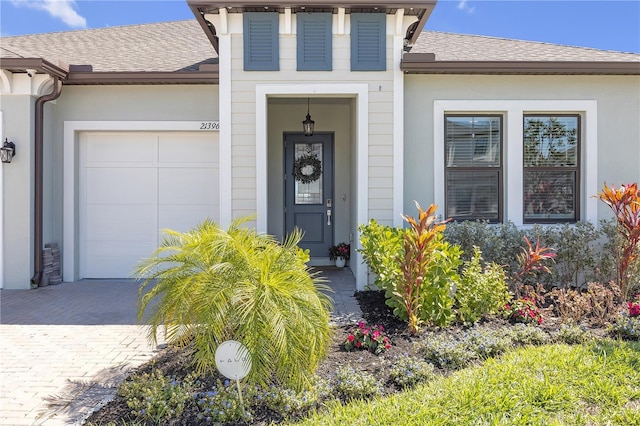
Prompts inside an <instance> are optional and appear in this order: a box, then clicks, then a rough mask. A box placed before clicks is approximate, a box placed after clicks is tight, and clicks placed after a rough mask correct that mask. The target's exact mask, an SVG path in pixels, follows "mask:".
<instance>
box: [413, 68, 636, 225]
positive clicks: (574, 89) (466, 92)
mask: <svg viewBox="0 0 640 426" xmlns="http://www.w3.org/2000/svg"><path fill="white" fill-rule="evenodd" d="M436 100H495V101H509V100H519V101H520V100H534V101H536V100H540V101H578V102H579V101H581V100H583V101H584V102H590V101H594V102H595V103H596V105H597V117H595V118H594V117H590V116H586V117H584V120H583V121H584V122H583V123H582V126H583V128H584V127H585V126H586V124H587V123H586V122H587V121H588V120H594V119H596V121H597V141H596V142H597V156H596V157H597V158H596V159H595V160H596V161H597V170H584V167H585V165H586V162H585V161H584V160H585V159H583V163H582V164H583V170H582V176H581V177H582V179H583V180H584V179H586V178H587V175H592V174H593V173H597V182H598V183H599V186H598V190H599V189H600V187H601V186H602V184H603V183H604V182H607V183H608V184H616V185H619V184H622V183H626V182H637V181H638V180H640V167H638V164H639V163H638V158H640V124H639V122H640V120H639V117H640V77H638V76H559V75H554V76H462V75H461V76H439V75H409V76H407V77H406V80H405V111H406V112H407V113H406V114H405V123H404V126H405V127H404V128H405V152H404V163H405V182H404V183H405V197H404V200H405V201H404V208H405V211H412V210H413V209H414V207H413V205H412V204H411V200H414V199H415V200H418V201H419V202H420V203H421V204H424V205H428V204H429V203H431V202H433V200H434V188H435V185H436V184H438V183H437V182H436V181H434V176H433V167H434V161H444V158H442V159H440V158H433V156H434V143H442V141H434V132H433V126H434V124H435V123H434V101H436ZM478 112H489V111H478ZM529 112H552V113H553V112H556V113H558V112H571V111H529ZM435 119H440V118H435ZM508 130H509V129H505V134H506V132H507V131H508ZM516 131H518V129H516ZM520 131H521V130H520ZM591 142H593V141H591ZM506 143H507V144H508V143H509V142H508V141H507V142H506ZM505 148H506V149H507V150H508V149H509V146H508V145H507V146H506V147H505ZM505 166H506V167H511V168H512V169H513V168H514V167H516V165H514V164H510V165H509V164H506V165H505ZM506 171H507V173H508V172H509V170H508V169H507V170H506ZM440 182H441V180H440ZM594 195H596V194H592V193H588V194H587V193H584V194H581V201H582V202H583V203H584V202H586V201H585V200H587V199H589V198H590V197H592V196H594ZM507 202H509V200H507ZM597 216H598V217H599V218H603V217H608V216H609V211H608V209H607V207H606V206H604V205H603V204H602V203H599V205H598V207H597Z"/></svg>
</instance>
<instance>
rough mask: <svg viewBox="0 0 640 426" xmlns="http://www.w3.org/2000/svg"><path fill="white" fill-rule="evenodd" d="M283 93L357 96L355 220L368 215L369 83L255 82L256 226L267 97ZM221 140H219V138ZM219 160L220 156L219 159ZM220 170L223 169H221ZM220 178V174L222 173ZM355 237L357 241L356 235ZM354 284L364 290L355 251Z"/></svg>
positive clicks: (263, 219) (263, 195)
mask: <svg viewBox="0 0 640 426" xmlns="http://www.w3.org/2000/svg"><path fill="white" fill-rule="evenodd" d="M286 95H299V96H310V95H323V96H335V97H347V98H355V99H356V151H357V158H356V167H357V170H358V171H357V178H356V180H357V182H356V185H357V188H358V191H357V201H356V218H357V221H358V223H366V222H367V221H368V217H369V211H368V208H369V204H368V201H369V170H368V166H369V85H368V84H364V83H358V84H257V85H256V205H257V209H256V210H257V211H256V213H257V218H256V229H257V231H258V232H267V211H268V210H267V207H268V204H267V189H268V188H267V122H268V119H267V101H268V98H269V97H277V96H286ZM221 142H222V141H221ZM220 161H221V162H222V161H223V160H222V158H221V159H220ZM221 173H222V171H221ZM221 180H222V175H221ZM356 241H360V238H359V237H357V238H356ZM358 245H359V243H358ZM356 264H357V267H356V286H357V288H358V289H359V290H364V287H365V285H366V284H367V266H366V264H364V263H363V261H362V255H361V254H360V253H359V252H356Z"/></svg>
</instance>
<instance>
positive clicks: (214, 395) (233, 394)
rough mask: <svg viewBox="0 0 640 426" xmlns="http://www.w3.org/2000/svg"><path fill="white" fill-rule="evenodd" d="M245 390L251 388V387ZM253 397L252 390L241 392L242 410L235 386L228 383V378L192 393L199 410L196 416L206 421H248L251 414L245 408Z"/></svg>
mask: <svg viewBox="0 0 640 426" xmlns="http://www.w3.org/2000/svg"><path fill="white" fill-rule="evenodd" d="M247 390H251V388H248V389H247ZM253 398H254V395H253V394H252V392H247V393H246V394H243V400H244V403H245V407H244V410H243V407H242V405H241V404H240V397H239V395H238V390H237V388H236V386H234V385H233V383H230V382H229V380H225V381H224V383H223V382H221V381H220V380H218V381H217V384H216V386H213V387H212V388H211V389H210V390H208V391H204V392H198V393H196V394H195V395H194V400H195V403H196V405H197V407H198V410H199V413H198V415H197V417H198V419H199V420H204V421H206V422H207V423H209V422H214V423H224V422H238V421H242V420H244V421H249V420H251V418H252V415H251V412H250V411H248V410H247V406H248V405H249V403H250V402H251V401H252V399H253Z"/></svg>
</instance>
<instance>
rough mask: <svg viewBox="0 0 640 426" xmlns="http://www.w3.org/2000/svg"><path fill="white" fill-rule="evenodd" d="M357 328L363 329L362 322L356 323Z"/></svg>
mask: <svg viewBox="0 0 640 426" xmlns="http://www.w3.org/2000/svg"><path fill="white" fill-rule="evenodd" d="M358 328H361V329H362V328H364V321H360V322H359V323H358Z"/></svg>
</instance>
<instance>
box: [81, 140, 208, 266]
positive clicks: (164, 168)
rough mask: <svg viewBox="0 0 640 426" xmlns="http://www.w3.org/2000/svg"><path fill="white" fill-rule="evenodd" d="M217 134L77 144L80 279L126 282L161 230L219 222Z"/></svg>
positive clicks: (148, 254) (150, 251)
mask: <svg viewBox="0 0 640 426" xmlns="http://www.w3.org/2000/svg"><path fill="white" fill-rule="evenodd" d="M218 140H219V139H218V133H212V132H206V133H196V132H190V133H175V132H162V133H122V132H95V133H94V132H87V133H82V134H81V136H80V157H79V158H80V164H79V165H80V167H79V169H80V173H79V191H80V193H79V210H80V212H79V213H80V214H79V216H80V217H79V219H80V220H79V233H80V235H79V249H80V252H79V260H80V265H79V273H80V277H81V278H126V277H130V276H131V274H132V272H133V271H134V269H135V268H136V266H137V264H138V262H139V261H140V260H141V259H143V258H146V257H149V256H150V255H151V254H152V253H153V251H154V250H155V249H156V248H157V247H158V245H159V243H160V241H161V240H162V233H161V230H162V229H165V228H169V229H173V230H177V231H186V230H188V229H191V228H193V227H194V226H195V225H196V224H198V223H199V222H201V221H202V220H204V219H205V218H210V219H212V220H215V221H218V219H219V218H218V216H219V196H218V188H219V184H218V180H219V164H218Z"/></svg>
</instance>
